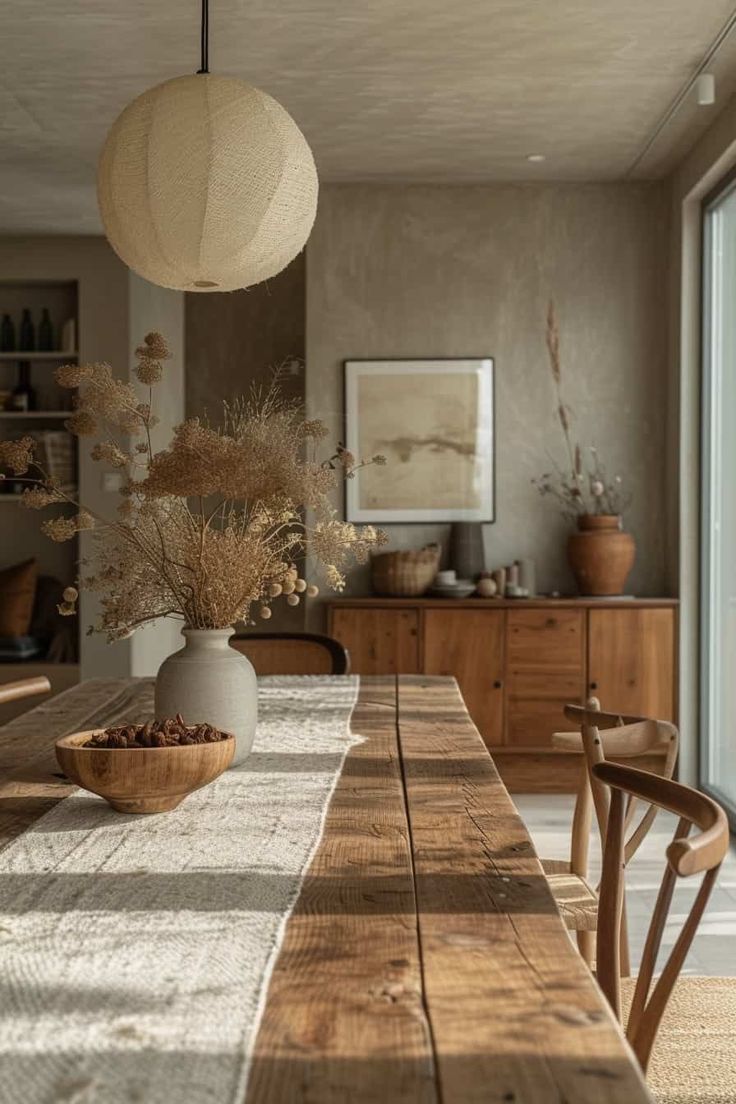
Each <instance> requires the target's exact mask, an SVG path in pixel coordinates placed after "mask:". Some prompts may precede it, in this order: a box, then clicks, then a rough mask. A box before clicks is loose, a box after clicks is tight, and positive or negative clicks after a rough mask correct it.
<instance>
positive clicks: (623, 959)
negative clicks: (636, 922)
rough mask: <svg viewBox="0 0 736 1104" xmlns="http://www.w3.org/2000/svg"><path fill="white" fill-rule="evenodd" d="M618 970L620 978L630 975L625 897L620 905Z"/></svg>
mask: <svg viewBox="0 0 736 1104" xmlns="http://www.w3.org/2000/svg"><path fill="white" fill-rule="evenodd" d="M619 972H620V975H621V977H622V978H627V977H631V959H630V956H629V924H628V921H627V919H626V897H624V899H623V902H622V906H621V945H620V949H619Z"/></svg>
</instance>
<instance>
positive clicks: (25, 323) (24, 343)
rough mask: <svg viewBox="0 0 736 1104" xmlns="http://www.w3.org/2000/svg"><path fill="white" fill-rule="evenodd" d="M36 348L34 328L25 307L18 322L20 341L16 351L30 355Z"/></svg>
mask: <svg viewBox="0 0 736 1104" xmlns="http://www.w3.org/2000/svg"><path fill="white" fill-rule="evenodd" d="M35 347H36V327H35V326H34V325H33V322H32V320H31V312H30V310H29V309H28V307H25V308H24V310H23V314H22V315H21V320H20V341H19V342H18V349H19V351H20V352H21V353H31V352H33V350H34V349H35Z"/></svg>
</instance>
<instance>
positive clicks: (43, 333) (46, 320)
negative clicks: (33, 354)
mask: <svg viewBox="0 0 736 1104" xmlns="http://www.w3.org/2000/svg"><path fill="white" fill-rule="evenodd" d="M53 348H54V327H53V326H52V325H51V319H50V317H49V312H48V307H44V308H43V310H42V311H41V321H40V322H39V324H38V350H39V352H41V353H50V352H51V351H52V350H53Z"/></svg>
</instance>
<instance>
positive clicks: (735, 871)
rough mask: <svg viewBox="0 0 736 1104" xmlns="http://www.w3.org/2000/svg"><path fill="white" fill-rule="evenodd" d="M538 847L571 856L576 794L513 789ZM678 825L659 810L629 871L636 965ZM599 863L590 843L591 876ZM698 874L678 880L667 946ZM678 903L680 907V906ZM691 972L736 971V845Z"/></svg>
mask: <svg viewBox="0 0 736 1104" xmlns="http://www.w3.org/2000/svg"><path fill="white" fill-rule="evenodd" d="M513 800H514V802H515V804H516V807H517V808H518V810H519V812H520V814H521V816H522V817H523V819H524V821H525V823H526V825H527V827H528V828H529V831H530V833H531V836H532V839H533V840H534V846H535V847H536V849H537V854H538V855H540V856H542V857H544V858H547V859H562V858H568V857H569V852H570V824H571V822H572V809H573V803H574V798H573V796H572V795H567V794H514V795H513ZM674 829H675V818H674V817H672V816H670V815H669V814H667V813H660V814H659V815H658V817H657V819H656V820H655V822H654V825H653V827H652V830H651V831H650V833H649V835H648V836H647V838H646V840H645V841H644V843H643V844H642V847H641V848H640V850H639V851H638V852H637V854H636V856H635V858H634V860H633V861H632V864H631V866H630V867H629V870H628V872H627V878H626V884H627V903H628V914H629V931H630V937H631V956H632V966H633V968H634V970H636V967H637V964H638V961H639V958H640V957H641V952H642V948H643V946H644V939H645V937H646V931H647V925H648V923H649V919H650V917H651V914H652V910H653V908H654V902H655V900H656V896H657V892H658V890H659V884H660V881H661V878H662V873H663V869H664V867H663V860H664V854H665V850H666V847H667V844H668V843H669V842H670V840H671V838H672V834H673V832H674ZM599 868H600V854H599V848H597V847H591V875H592V876H591V881H592V882H595V881H596V880H597V877H598V871H599ZM698 884H699V879H696V878H693V879H685V880H680V881H679V882H678V885H677V888H676V890H675V897H674V900H673V903H672V908H671V910H670V916H669V921H668V924H667V928H666V930H665V935H664V939H663V942H662V945H663V950H664V949H665V948H668V947H671V946H672V944H673V942H674V940H675V939H676V938H677V936H678V934H679V931H680V927H681V925H682V923H683V921H684V919H685V917H686V915H687V910H688V908H689V906H690V904H691V903H692V900H693V897H694V895H695V893H696V892H697V888H698ZM678 906H679V907H678ZM683 972H684V973H687V974H700V975H703V974H710V975H720V976H724V975H728V976H736V847H732V848H731V851H730V853H729V854H728V855H727V857H726V859H725V861H724V863H723V866H722V867H721V872H720V875H719V879H718V883H717V885H716V888H715V889H714V890H713V893H712V895H711V899H710V903H709V905H708V909H707V911H706V913H705V916H704V917H703V920H702V921H701V924H700V928H699V929H698V934H697V935H696V937H695V940H694V942H693V946H692V948H691V950H690V954H689V955H688V958H687V961H686V963H685V967H684V970H683Z"/></svg>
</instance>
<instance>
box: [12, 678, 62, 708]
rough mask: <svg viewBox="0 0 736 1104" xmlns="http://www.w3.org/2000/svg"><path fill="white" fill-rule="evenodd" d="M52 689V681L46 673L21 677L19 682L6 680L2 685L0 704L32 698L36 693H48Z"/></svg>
mask: <svg viewBox="0 0 736 1104" xmlns="http://www.w3.org/2000/svg"><path fill="white" fill-rule="evenodd" d="M50 689H51V683H50V682H49V680H48V679H47V678H46V676H45V675H39V676H38V677H37V678H26V679H20V680H19V681H18V682H6V683H5V684H4V685H0V705H3V704H4V703H5V702H11V701H18V699H19V698H32V697H34V696H35V695H36V694H48V692H49V690H50Z"/></svg>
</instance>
